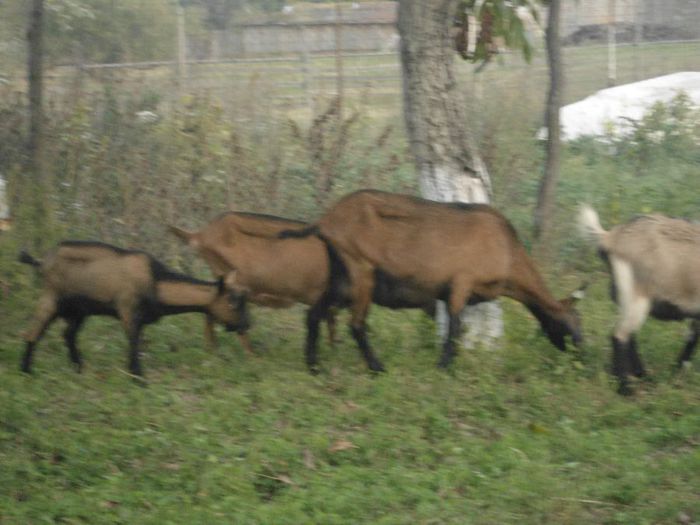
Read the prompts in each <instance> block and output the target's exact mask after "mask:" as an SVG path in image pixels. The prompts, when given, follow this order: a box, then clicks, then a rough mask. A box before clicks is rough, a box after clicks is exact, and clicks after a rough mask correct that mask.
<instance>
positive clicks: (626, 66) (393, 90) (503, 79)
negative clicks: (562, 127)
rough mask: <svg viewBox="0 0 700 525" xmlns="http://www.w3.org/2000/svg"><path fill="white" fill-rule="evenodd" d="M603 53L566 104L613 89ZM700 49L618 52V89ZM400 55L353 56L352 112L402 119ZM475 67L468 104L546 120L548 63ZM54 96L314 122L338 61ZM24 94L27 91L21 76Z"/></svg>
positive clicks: (594, 50) (51, 83)
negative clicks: (261, 106) (135, 98)
mask: <svg viewBox="0 0 700 525" xmlns="http://www.w3.org/2000/svg"><path fill="white" fill-rule="evenodd" d="M607 53H608V50H607V48H606V47H605V46H602V45H596V46H578V47H575V46H571V47H565V48H564V50H563V57H564V64H565V73H564V74H565V78H566V89H565V94H564V98H565V103H571V102H574V101H576V100H579V99H581V98H583V97H585V96H587V95H590V94H591V93H593V92H595V91H597V90H599V89H603V88H605V87H607V86H608V79H607V75H608V71H607ZM698 57H700V42H682V43H677V42H671V43H646V44H644V45H641V46H639V47H634V46H631V45H621V46H618V48H617V64H618V66H617V83H618V84H624V83H627V82H634V81H637V80H642V79H645V78H651V77H654V76H659V75H665V74H669V73H674V72H677V71H696V70H697V69H698V68H699V67H700V58H698ZM398 58H399V57H398V55H397V54H393V53H388V54H375V55H348V56H345V57H344V58H343V90H344V96H345V99H346V100H345V101H346V103H347V104H348V105H350V106H352V107H357V106H359V107H364V108H370V109H371V110H372V111H373V112H376V111H378V112H380V113H382V114H394V115H396V114H399V113H400V111H401V68H400V63H399V61H398ZM475 68H476V66H475V65H473V64H471V63H468V62H464V61H458V65H457V74H458V75H459V78H460V80H461V81H462V82H464V83H465V89H467V90H468V91H467V93H468V94H470V97H476V98H477V99H482V98H487V99H488V98H490V97H494V96H496V97H498V96H501V95H502V93H503V92H508V91H512V90H515V91H517V92H519V94H520V96H525V97H526V99H527V102H528V105H529V106H530V109H531V110H532V112H533V113H534V114H536V115H538V116H539V115H540V114H541V113H542V111H543V109H544V99H545V92H546V86H547V82H548V76H547V75H548V73H547V67H546V55H545V52H544V50H543V49H540V50H538V51H537V53H536V54H535V56H534V57H533V60H532V63H531V64H527V63H526V62H525V61H524V60H523V59H522V58H521V57H520V56H519V55H515V54H514V55H504V56H502V57H498V58H496V59H495V60H494V62H493V63H492V64H491V65H489V66H488V67H486V68H485V69H484V70H483V71H482V72H481V73H479V74H476V75H475V74H474V70H475ZM47 77H48V78H47V87H48V90H49V93H51V94H53V96H54V97H57V98H59V99H61V98H65V97H71V96H75V92H76V88H78V86H80V88H79V89H80V91H81V92H82V93H83V94H84V93H92V92H100V91H101V90H102V89H104V85H105V84H106V83H112V84H114V85H118V86H120V87H121V88H123V89H124V90H125V91H127V92H129V91H131V92H133V91H146V92H152V93H165V92H169V93H170V96H169V97H168V100H169V101H170V102H173V100H174V99H177V97H181V96H182V94H183V92H189V93H195V94H200V95H206V96H210V97H212V99H214V100H217V101H218V102H219V103H220V104H222V105H223V106H225V107H226V108H228V110H229V111H232V112H234V113H235V112H236V111H240V110H241V108H245V107H248V106H250V101H251V99H252V98H259V99H264V100H266V103H267V104H270V103H271V104H272V105H274V106H275V107H277V109H279V110H282V111H284V112H286V113H287V114H289V115H292V116H294V117H295V118H296V117H303V118H305V119H308V118H309V115H310V113H309V110H310V108H315V110H318V109H319V107H320V106H322V105H323V104H324V102H325V101H327V100H328V99H330V98H332V97H333V96H334V95H335V93H336V90H337V82H336V65H335V58H334V57H333V56H311V57H310V58H309V60H308V61H306V62H304V61H302V60H301V59H300V58H299V57H296V56H291V57H288V58H287V59H285V58H270V59H268V60H266V59H265V58H257V59H253V60H252V61H243V62H231V63H211V62H202V63H193V64H191V65H190V66H189V69H188V80H187V85H186V88H185V89H184V90H178V89H176V87H177V86H176V84H177V82H176V80H177V79H176V77H175V70H174V68H173V66H153V67H141V68H139V67H124V68H120V69H111V68H110V69H100V68H95V69H88V70H86V71H84V72H83V74H82V76H81V77H80V78H81V79H82V80H81V81H80V82H79V81H78V80H77V78H76V71H75V69H74V68H72V67H64V68H55V69H54V70H51V71H49V72H48V75H47ZM16 82H17V83H18V87H20V88H21V86H22V85H23V83H24V77H23V75H21V74H18V75H16Z"/></svg>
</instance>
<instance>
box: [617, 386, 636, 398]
mask: <svg viewBox="0 0 700 525" xmlns="http://www.w3.org/2000/svg"><path fill="white" fill-rule="evenodd" d="M617 393H618V394H620V395H621V396H631V395H633V394H634V390H632V388H631V387H630V386H629V385H627V384H623V385H620V386H619V387H617Z"/></svg>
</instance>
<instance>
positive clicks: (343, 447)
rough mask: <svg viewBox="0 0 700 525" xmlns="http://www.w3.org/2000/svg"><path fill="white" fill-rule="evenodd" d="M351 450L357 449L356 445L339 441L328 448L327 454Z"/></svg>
mask: <svg viewBox="0 0 700 525" xmlns="http://www.w3.org/2000/svg"><path fill="white" fill-rule="evenodd" d="M351 448H357V445H355V444H353V443H352V442H350V441H348V440H347V439H339V440H338V441H336V442H335V443H333V444H332V445H331V446H330V448H329V449H328V452H340V451H341V450H350V449H351Z"/></svg>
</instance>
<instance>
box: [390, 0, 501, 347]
mask: <svg viewBox="0 0 700 525" xmlns="http://www.w3.org/2000/svg"><path fill="white" fill-rule="evenodd" d="M458 5H459V0H443V1H440V2H437V1H431V2H422V1H419V0H401V1H400V3H399V19H398V29H399V34H400V36H401V64H402V72H403V96H404V119H405V122H406V129H407V132H408V137H409V140H410V144H411V151H412V152H413V156H414V160H415V165H416V170H417V171H418V176H419V181H420V188H421V193H422V194H423V196H424V197H426V198H428V199H433V200H438V201H461V202H488V201H489V196H490V192H491V182H490V178H489V174H488V172H487V170H486V166H485V164H484V163H483V161H482V160H481V157H480V156H479V153H478V151H477V148H476V143H475V140H474V137H473V136H472V134H471V133H470V130H469V122H468V118H467V112H466V106H467V104H466V100H465V98H464V96H463V94H462V92H461V91H460V89H459V87H458V85H457V81H456V78H455V75H454V61H455V55H456V51H455V50H454V46H453V41H452V38H451V33H452V31H451V30H452V24H453V20H454V17H455V15H456V14H457V8H458ZM463 321H465V326H468V327H469V331H468V332H467V334H466V335H465V338H464V343H465V346H472V345H473V344H474V343H475V342H486V343H488V342H490V341H491V340H492V339H494V338H496V337H499V336H500V335H501V334H502V320H501V312H500V308H499V307H498V305H497V304H496V303H485V304H483V305H479V306H476V307H470V308H467V309H465V314H464V316H463ZM437 322H438V327H439V330H440V332H441V333H442V334H444V333H445V332H446V315H445V308H444V305H442V304H441V305H439V308H438V316H437Z"/></svg>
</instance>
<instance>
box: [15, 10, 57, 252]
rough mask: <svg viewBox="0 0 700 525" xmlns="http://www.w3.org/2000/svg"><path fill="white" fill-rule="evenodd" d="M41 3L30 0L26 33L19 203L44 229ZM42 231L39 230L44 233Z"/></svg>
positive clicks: (38, 239) (37, 244) (37, 243)
mask: <svg viewBox="0 0 700 525" xmlns="http://www.w3.org/2000/svg"><path fill="white" fill-rule="evenodd" d="M43 38H44V0H32V4H31V11H30V17H29V29H28V30H27V44H28V47H29V56H28V60H27V76H28V81H29V140H28V143H27V172H28V173H29V175H30V177H31V184H23V185H22V188H23V189H22V193H21V195H22V201H23V204H25V205H26V206H27V207H28V209H29V210H30V216H31V222H32V223H33V224H34V226H38V227H41V228H45V227H46V226H47V219H48V217H49V216H50V213H49V211H48V204H49V201H48V199H47V198H46V197H47V191H46V180H45V178H46V169H45V159H44V101H43V98H44V75H43V59H44V43H43ZM44 231H45V230H42V232H44ZM44 237H45V236H37V235H35V236H34V239H33V240H34V246H33V247H34V248H35V249H40V248H41V239H42V238H44Z"/></svg>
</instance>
